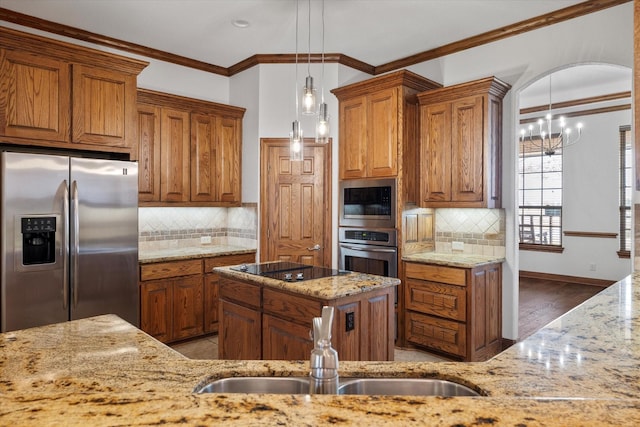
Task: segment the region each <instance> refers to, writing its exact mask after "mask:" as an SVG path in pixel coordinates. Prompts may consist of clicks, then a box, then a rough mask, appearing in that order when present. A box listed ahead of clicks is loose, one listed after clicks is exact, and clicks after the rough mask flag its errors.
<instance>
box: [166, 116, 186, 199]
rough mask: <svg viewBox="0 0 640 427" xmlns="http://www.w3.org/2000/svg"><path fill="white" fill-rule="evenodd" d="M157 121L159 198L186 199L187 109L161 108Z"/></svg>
mask: <svg viewBox="0 0 640 427" xmlns="http://www.w3.org/2000/svg"><path fill="white" fill-rule="evenodd" d="M160 114H161V122H160V133H161V136H160V200H161V201H163V202H188V201H189V156H190V148H189V145H190V138H189V113H188V112H187V111H182V110H173V109H169V108H162V110H161V113H160Z"/></svg>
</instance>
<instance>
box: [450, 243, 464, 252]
mask: <svg viewBox="0 0 640 427" xmlns="http://www.w3.org/2000/svg"><path fill="white" fill-rule="evenodd" d="M451 250H452V251H464V242H451Z"/></svg>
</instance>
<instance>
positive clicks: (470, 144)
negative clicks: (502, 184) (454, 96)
mask: <svg viewBox="0 0 640 427" xmlns="http://www.w3.org/2000/svg"><path fill="white" fill-rule="evenodd" d="M483 100H484V98H483V97H482V96H475V97H468V98H463V99H460V100H458V101H455V102H453V104H452V115H451V116H452V117H451V174H452V175H451V200H453V201H456V202H477V201H482V199H483V185H484V184H483V176H484V171H483V166H484V164H485V163H487V162H488V159H485V153H484V145H485V144H484V142H485V140H486V137H485V135H484V132H485V131H484V114H483V110H484V109H483Z"/></svg>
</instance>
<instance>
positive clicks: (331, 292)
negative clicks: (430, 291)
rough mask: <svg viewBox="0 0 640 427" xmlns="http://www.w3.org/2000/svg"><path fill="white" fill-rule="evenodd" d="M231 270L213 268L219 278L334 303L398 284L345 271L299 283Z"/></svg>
mask: <svg viewBox="0 0 640 427" xmlns="http://www.w3.org/2000/svg"><path fill="white" fill-rule="evenodd" d="M233 268H234V267H233V266H231V267H216V268H214V269H213V271H215V272H216V273H218V274H219V275H220V276H222V277H228V278H230V279H235V280H242V281H245V282H251V283H254V284H257V285H262V286H266V287H270V288H275V289H280V290H284V291H289V292H293V293H296V294H300V295H307V296H311V297H315V298H319V299H323V300H333V299H338V298H343V297H346V296H350V295H357V294H361V293H363V292H368V291H371V290H374V289H383V288H389V287H392V286H397V285H399V284H400V279H397V278H395V277H385V276H376V275H372V274H365V273H358V272H345V273H344V274H340V275H337V276H331V277H324V278H321V279H313V280H304V281H302V282H297V281H292V282H287V281H284V280H278V279H272V278H270V277H265V276H257V275H254V274H249V273H244V272H241V271H237V270H233Z"/></svg>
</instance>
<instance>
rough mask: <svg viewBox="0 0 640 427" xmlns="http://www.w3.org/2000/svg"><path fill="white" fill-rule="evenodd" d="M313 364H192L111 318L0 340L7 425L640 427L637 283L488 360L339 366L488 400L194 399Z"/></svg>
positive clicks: (2, 414)
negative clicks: (233, 382) (215, 382)
mask: <svg viewBox="0 0 640 427" xmlns="http://www.w3.org/2000/svg"><path fill="white" fill-rule="evenodd" d="M308 370H309V363H308V361H306V360H304V361H276V360H268V361H267V360H265V361H231V360H226V361H224V360H220V361H214V360H190V359H187V358H185V357H184V356H182V355H180V354H179V353H177V352H175V351H173V350H172V349H170V348H169V347H167V346H165V345H163V344H162V343H160V342H158V341H157V340H155V339H153V338H151V337H150V336H149V335H147V334H145V333H144V332H142V331H140V330H139V329H137V328H135V327H133V326H131V325H130V324H128V323H127V322H125V321H123V320H121V319H120V318H118V317H116V316H113V315H105V316H99V317H94V318H90V319H84V320H77V321H73V322H67V323H60V324H55V325H50V326H44V327H40V328H33V329H27V330H22V331H15V332H8V333H4V334H0V424H2V425H20V426H23V425H38V426H43V425H65V426H75V425H82V426H87V425H91V426H102V425H157V424H168V425H174V424H183V425H214V424H224V425H296V426H297V425H362V424H368V425H376V426H380V425H436V424H437V425H460V426H471V425H485V424H491V425H522V426H542V425H548V426H549V425H551V426H556V425H563V426H573V425H588V426H595V425H598V426H602V425H610V426H636V425H638V424H640V275H638V274H635V275H634V276H633V277H629V278H627V279H624V280H622V281H620V282H618V283H616V284H614V285H612V286H610V287H608V288H607V289H605V290H603V291H602V292H600V293H599V294H598V295H596V296H594V297H593V298H591V299H590V300H588V301H586V302H585V303H583V304H581V305H580V306H578V307H576V308H575V309H573V310H572V311H570V312H569V313H567V314H565V315H564V316H562V317H561V318H559V319H557V320H556V321H554V322H552V323H551V324H549V325H548V326H547V327H545V328H544V329H542V330H540V331H539V332H538V333H536V334H534V335H532V336H530V337H529V338H527V339H526V340H524V341H522V342H520V343H518V344H516V345H514V346H512V347H511V348H509V349H508V350H506V351H505V352H503V353H501V354H499V355H498V356H497V357H494V358H493V359H491V360H489V361H487V362H480V363H460V362H440V363H434V362H423V363H409V362H402V363H399V362H347V361H345V362H342V361H341V363H340V375H341V377H345V378H346V377H362V376H375V377H431V378H442V379H448V380H451V381H456V382H460V383H463V384H465V385H467V386H470V387H471V388H473V389H475V390H477V391H479V392H480V393H481V394H483V396H482V397H456V398H449V399H442V398H438V397H418V396H390V397H381V396H330V395H326V396H325V395H314V396H308V395H267V394H251V395H247V394H193V393H192V390H193V388H194V387H195V386H196V385H198V384H201V383H204V382H208V381H210V380H212V379H215V378H223V377H231V376H249V375H254V376H272V375H277V376H299V375H307V374H308Z"/></svg>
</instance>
